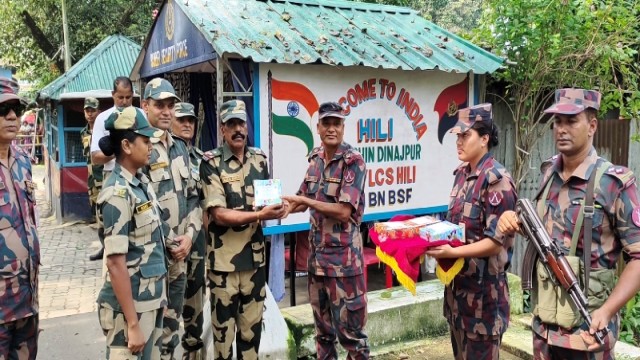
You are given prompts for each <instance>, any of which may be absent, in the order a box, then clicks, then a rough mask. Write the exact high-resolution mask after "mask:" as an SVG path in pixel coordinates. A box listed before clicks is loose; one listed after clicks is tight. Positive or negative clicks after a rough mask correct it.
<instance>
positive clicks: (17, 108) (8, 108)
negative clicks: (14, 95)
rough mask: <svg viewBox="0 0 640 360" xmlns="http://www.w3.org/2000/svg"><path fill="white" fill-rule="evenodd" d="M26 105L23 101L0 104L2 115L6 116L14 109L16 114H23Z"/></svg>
mask: <svg viewBox="0 0 640 360" xmlns="http://www.w3.org/2000/svg"><path fill="white" fill-rule="evenodd" d="M24 109H25V106H24V105H22V104H21V103H11V104H0V116H2V117H5V116H7V115H9V111H11V110H13V112H14V113H15V114H16V116H18V117H20V116H22V113H24Z"/></svg>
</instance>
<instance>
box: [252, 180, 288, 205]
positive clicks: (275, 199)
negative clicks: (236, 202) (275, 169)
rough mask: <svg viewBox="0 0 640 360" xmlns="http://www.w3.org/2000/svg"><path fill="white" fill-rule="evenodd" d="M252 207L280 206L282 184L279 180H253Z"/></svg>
mask: <svg viewBox="0 0 640 360" xmlns="http://www.w3.org/2000/svg"><path fill="white" fill-rule="evenodd" d="M253 191H254V206H255V207H256V208H261V207H264V206H268V205H277V204H282V184H281V183H280V179H268V180H253Z"/></svg>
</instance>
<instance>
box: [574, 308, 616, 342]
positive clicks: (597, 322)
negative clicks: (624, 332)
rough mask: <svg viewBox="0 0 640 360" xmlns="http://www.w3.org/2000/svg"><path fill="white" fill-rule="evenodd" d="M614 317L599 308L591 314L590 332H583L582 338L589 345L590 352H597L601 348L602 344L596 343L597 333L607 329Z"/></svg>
mask: <svg viewBox="0 0 640 360" xmlns="http://www.w3.org/2000/svg"><path fill="white" fill-rule="evenodd" d="M612 317H613V315H612V314H611V313H609V312H608V311H607V310H606V309H604V308H602V307H601V308H598V309H596V310H594V311H593V312H592V313H591V327H590V328H589V332H588V333H587V332H586V331H582V332H581V333H580V336H581V337H582V340H583V341H584V342H585V343H586V344H587V346H588V347H587V349H588V350H589V351H595V350H598V349H599V348H600V346H601V345H600V344H599V343H598V341H596V337H595V333H596V331H598V330H602V329H606V328H607V325H609V322H610V321H611V318H612Z"/></svg>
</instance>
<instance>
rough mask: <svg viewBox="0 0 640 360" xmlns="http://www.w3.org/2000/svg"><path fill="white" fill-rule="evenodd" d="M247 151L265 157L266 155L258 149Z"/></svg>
mask: <svg viewBox="0 0 640 360" xmlns="http://www.w3.org/2000/svg"><path fill="white" fill-rule="evenodd" d="M249 151H250V152H252V153H253V154H256V155H260V156H264V157H267V154H265V153H264V151H262V149H260V148H257V147H249Z"/></svg>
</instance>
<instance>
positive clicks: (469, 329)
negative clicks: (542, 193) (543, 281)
mask: <svg viewBox="0 0 640 360" xmlns="http://www.w3.org/2000/svg"><path fill="white" fill-rule="evenodd" d="M454 175H455V180H454V183H453V189H452V190H451V197H450V199H451V200H450V202H449V211H448V212H447V220H448V221H450V222H452V223H454V224H460V223H463V224H464V228H465V239H466V243H467V244H471V243H474V242H477V241H480V240H482V239H485V238H490V239H492V240H493V241H495V242H496V243H497V244H500V245H501V246H502V249H501V250H500V253H499V254H498V255H494V256H490V257H485V258H467V259H465V264H464V267H463V268H462V270H461V271H460V274H458V275H457V276H456V277H455V278H454V280H453V282H452V283H451V286H447V287H445V301H444V316H445V317H446V319H447V321H448V322H449V326H450V328H451V342H452V345H453V349H454V354H455V356H456V359H467V358H478V359H497V358H498V353H499V349H500V341H501V338H502V334H504V332H505V331H506V330H507V325H508V324H509V287H508V284H507V276H506V274H505V271H506V270H507V268H508V266H509V260H510V259H511V255H512V253H513V236H502V235H499V234H496V225H497V223H498V218H499V217H500V215H501V214H502V213H503V212H504V211H506V210H513V209H514V208H515V203H516V200H517V198H516V191H515V185H514V184H513V180H512V179H511V176H510V175H509V173H508V172H507V171H506V170H505V168H504V167H503V166H502V165H501V164H500V163H498V162H497V161H495V160H494V159H493V157H492V156H491V154H489V153H487V154H486V155H484V157H482V159H480V161H479V162H478V164H477V167H476V170H475V171H474V172H471V169H470V167H469V164H468V163H463V164H462V165H460V166H459V167H458V168H457V169H456V170H455V171H454Z"/></svg>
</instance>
